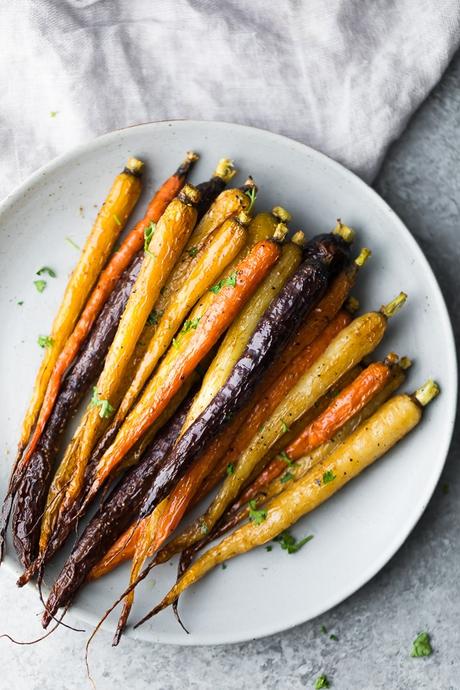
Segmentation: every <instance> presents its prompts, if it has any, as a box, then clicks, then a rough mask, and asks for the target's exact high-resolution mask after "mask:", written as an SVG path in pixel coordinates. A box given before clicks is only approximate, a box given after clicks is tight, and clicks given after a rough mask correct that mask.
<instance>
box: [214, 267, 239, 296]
mask: <svg viewBox="0 0 460 690" xmlns="http://www.w3.org/2000/svg"><path fill="white" fill-rule="evenodd" d="M237 277H238V273H237V272H236V271H233V273H230V275H229V276H227V277H226V278H222V280H219V282H218V283H216V284H215V285H213V286H212V287H210V288H209V292H213V293H214V294H215V295H217V293H218V292H220V291H221V290H222V288H223V287H236V279H237Z"/></svg>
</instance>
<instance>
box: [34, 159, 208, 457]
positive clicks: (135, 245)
mask: <svg viewBox="0 0 460 690" xmlns="http://www.w3.org/2000/svg"><path fill="white" fill-rule="evenodd" d="M197 159H198V156H197V154H196V153H193V152H189V153H188V154H187V157H186V159H185V160H184V162H183V163H182V164H181V165H180V166H179V168H178V169H177V170H176V172H175V173H174V174H173V175H171V177H169V178H168V179H167V180H166V181H165V182H164V183H163V184H162V186H161V187H160V189H158V190H157V192H156V193H155V194H154V196H153V198H152V199H151V201H150V203H149V205H148V207H147V211H146V213H145V216H144V217H143V218H142V220H140V221H139V222H138V223H137V224H136V225H135V227H134V228H133V229H132V230H131V232H130V233H129V234H128V235H127V236H126V238H125V240H124V241H123V242H122V244H121V246H120V248H119V249H118V251H116V252H115V253H114V254H113V256H112V258H111V259H110V261H109V263H108V264H107V266H106V268H105V269H104V270H103V271H102V273H101V275H100V277H99V280H98V282H97V285H96V287H95V288H94V290H93V292H92V293H91V295H90V297H89V299H88V301H87V303H86V306H85V308H84V309H83V312H82V313H81V316H80V318H79V320H78V323H77V324H76V326H75V328H74V330H73V332H72V334H71V336H70V337H69V339H68V340H67V342H66V344H65V347H64V349H63V350H62V351H61V353H60V355H59V357H58V359H57V361H56V364H55V365H54V368H53V372H52V374H51V378H50V380H49V383H48V387H47V389H46V393H45V397H44V400H43V404H42V408H41V410H40V415H39V418H38V421H37V425H36V427H35V430H34V433H33V435H32V438H31V440H30V443H29V446H28V448H27V450H26V452H25V454H24V458H23V460H22V464H23V465H25V464H26V463H27V461H28V459H29V458H30V456H31V455H32V453H33V452H34V450H35V448H36V446H37V443H38V441H39V439H40V436H41V435H42V433H43V429H44V428H45V424H46V422H47V421H48V419H49V416H50V414H51V412H52V410H53V406H54V403H55V400H56V397H57V395H58V393H59V389H60V385H61V381H62V378H63V376H64V374H65V372H66V371H67V369H68V368H69V366H70V365H71V364H72V362H73V360H74V359H75V357H76V355H77V353H78V351H79V349H80V347H81V345H82V343H83V341H84V340H85V338H86V336H87V335H88V333H89V332H90V330H91V328H92V326H93V324H94V321H95V319H96V318H97V316H98V314H99V312H100V311H101V309H102V307H103V306H104V304H105V302H106V301H107V298H108V296H109V295H110V293H111V292H112V290H113V289H114V287H115V285H116V283H117V281H118V279H119V277H120V276H121V274H122V273H123V271H124V270H125V268H127V266H128V265H129V264H130V263H131V261H132V259H133V258H134V256H135V254H136V253H137V252H138V251H139V250H140V249H142V246H143V244H144V234H145V231H146V229H147V228H148V227H149V226H150V224H151V223H156V222H158V220H159V219H160V217H161V216H162V215H163V211H164V210H165V209H166V207H167V206H168V204H169V203H170V202H171V201H172V200H173V199H174V197H175V196H176V195H177V194H178V193H179V192H180V190H181V189H182V187H183V185H184V182H185V179H186V177H187V173H188V171H189V170H190V168H191V166H192V165H193V163H194V162H195V161H196V160H197Z"/></svg>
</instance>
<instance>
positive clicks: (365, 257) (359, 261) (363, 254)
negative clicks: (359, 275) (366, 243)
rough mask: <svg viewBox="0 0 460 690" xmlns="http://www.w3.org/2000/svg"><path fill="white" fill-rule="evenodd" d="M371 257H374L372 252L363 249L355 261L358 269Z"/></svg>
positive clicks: (365, 248)
mask: <svg viewBox="0 0 460 690" xmlns="http://www.w3.org/2000/svg"><path fill="white" fill-rule="evenodd" d="M370 256H372V252H371V250H370V249H367V247H363V248H362V249H361V251H360V252H359V254H358V256H357V257H356V259H355V264H356V265H357V266H358V268H362V267H363V266H364V264H365V263H366V261H367V260H368V258H369V257H370Z"/></svg>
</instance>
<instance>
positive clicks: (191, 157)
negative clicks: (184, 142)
mask: <svg viewBox="0 0 460 690" xmlns="http://www.w3.org/2000/svg"><path fill="white" fill-rule="evenodd" d="M186 159H187V161H188V162H189V163H196V161H198V160H200V154H199V153H195V151H187V157H186Z"/></svg>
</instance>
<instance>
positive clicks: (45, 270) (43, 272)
mask: <svg viewBox="0 0 460 690" xmlns="http://www.w3.org/2000/svg"><path fill="white" fill-rule="evenodd" d="M37 275H38V276H42V275H48V276H49V277H50V278H56V271H53V269H52V268H50V267H49V266H42V268H40V269H39V270H38V271H37Z"/></svg>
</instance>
